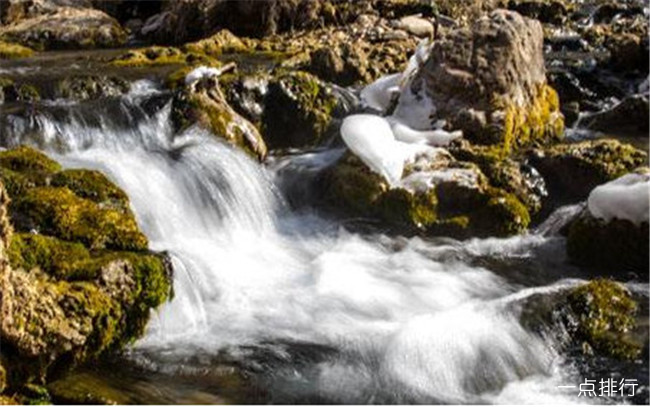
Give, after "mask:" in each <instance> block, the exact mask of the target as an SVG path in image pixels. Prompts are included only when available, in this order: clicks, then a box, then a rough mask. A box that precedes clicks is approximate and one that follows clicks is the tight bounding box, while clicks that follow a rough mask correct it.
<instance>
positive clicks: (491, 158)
mask: <svg viewBox="0 0 650 407" xmlns="http://www.w3.org/2000/svg"><path fill="white" fill-rule="evenodd" d="M449 151H450V152H451V153H452V155H453V156H454V157H455V158H456V159H458V160H461V161H468V162H471V163H474V164H476V165H478V167H479V168H480V169H481V171H482V172H483V173H484V174H485V176H486V177H487V178H488V180H489V182H490V185H492V186H494V187H497V188H501V189H503V190H505V191H506V192H509V193H511V194H513V195H515V196H516V197H517V199H519V200H520V201H521V202H522V203H523V204H524V205H525V206H526V209H528V211H529V212H530V213H531V215H532V214H536V213H538V212H539V211H540V209H541V207H542V198H543V197H544V195H545V193H546V191H545V189H544V184H543V179H541V177H539V176H538V174H536V173H535V172H533V171H532V169H530V168H529V169H527V170H526V168H525V166H523V165H522V164H521V163H520V162H519V161H517V160H515V159H514V158H513V157H511V156H509V155H508V154H506V153H505V152H504V151H503V149H501V148H498V147H494V146H480V145H473V144H471V143H469V142H468V141H467V140H463V139H461V140H458V141H456V142H454V143H452V145H451V146H450V147H449Z"/></svg>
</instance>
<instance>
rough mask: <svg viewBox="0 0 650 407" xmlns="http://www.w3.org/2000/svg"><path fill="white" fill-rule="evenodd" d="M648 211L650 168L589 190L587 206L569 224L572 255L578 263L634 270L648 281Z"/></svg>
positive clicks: (621, 271)
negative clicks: (649, 170)
mask: <svg viewBox="0 0 650 407" xmlns="http://www.w3.org/2000/svg"><path fill="white" fill-rule="evenodd" d="M648 211H650V176H649V175H648V170H647V168H646V169H645V170H644V171H640V172H636V173H632V174H626V175H625V176H623V177H620V178H617V179H616V180H614V181H610V182H608V183H605V184H603V185H601V186H599V187H597V188H595V189H594V190H593V191H591V193H590V194H589V199H588V200H587V208H586V209H585V210H584V211H583V213H582V214H581V215H580V216H579V217H578V218H577V219H576V220H574V221H573V222H572V223H571V225H570V227H569V232H568V237H567V253H568V254H569V258H570V259H571V260H572V261H573V262H574V263H576V264H579V265H582V266H587V267H590V268H597V269H603V270H608V271H610V272H612V270H613V272H614V273H625V272H628V271H634V272H636V273H639V276H640V277H641V278H642V279H643V280H644V281H648V269H649V268H650V260H649V259H650V241H649V237H648V236H649V232H648ZM615 277H620V276H615Z"/></svg>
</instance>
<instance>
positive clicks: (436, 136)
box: [387, 117, 463, 146]
mask: <svg viewBox="0 0 650 407" xmlns="http://www.w3.org/2000/svg"><path fill="white" fill-rule="evenodd" d="M387 119H388V121H389V123H390V124H391V128H392V129H393V134H394V136H395V139H397V140H399V141H402V142H404V143H411V144H428V145H431V146H446V145H447V144H449V143H450V142H451V141H452V140H455V139H457V138H459V137H461V136H462V135H463V132H462V131H460V130H458V131H452V132H448V131H445V130H415V129H412V128H411V127H409V126H407V125H405V124H404V123H402V122H400V121H398V120H397V119H395V118H394V117H388V118H387Z"/></svg>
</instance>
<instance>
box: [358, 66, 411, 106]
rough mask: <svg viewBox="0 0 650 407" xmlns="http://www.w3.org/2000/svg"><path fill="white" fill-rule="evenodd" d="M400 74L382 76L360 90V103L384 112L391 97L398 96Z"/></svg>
mask: <svg viewBox="0 0 650 407" xmlns="http://www.w3.org/2000/svg"><path fill="white" fill-rule="evenodd" d="M401 79H402V74H401V73H396V74H392V75H387V76H382V77H381V78H379V79H377V80H376V81H374V82H373V83H371V84H370V85H368V86H366V87H365V88H363V89H362V90H361V101H362V102H363V104H364V105H365V106H368V107H371V108H373V109H375V110H378V111H380V112H385V111H386V109H388V107H389V106H390V102H391V99H392V98H393V95H395V94H398V93H399V91H400V89H399V83H400V80H401Z"/></svg>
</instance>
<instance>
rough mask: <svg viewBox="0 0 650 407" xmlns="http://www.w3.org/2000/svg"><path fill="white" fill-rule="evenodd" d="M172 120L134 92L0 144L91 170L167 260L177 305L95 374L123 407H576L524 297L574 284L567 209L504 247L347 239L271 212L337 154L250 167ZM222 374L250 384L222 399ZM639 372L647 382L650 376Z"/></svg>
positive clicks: (342, 226) (28, 126)
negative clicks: (116, 389)
mask: <svg viewBox="0 0 650 407" xmlns="http://www.w3.org/2000/svg"><path fill="white" fill-rule="evenodd" d="M156 98H158V99H157V100H158V101H157V102H156V103H153V104H154V105H155V106H154V107H153V108H152V107H151V106H149V105H151V104H152V102H151V100H152V99H156ZM161 100H162V102H161ZM169 113H170V106H169V104H166V103H165V98H164V95H161V94H160V93H159V92H158V91H157V90H156V89H155V88H154V87H152V85H151V84H150V83H147V82H136V84H135V86H134V87H133V90H132V91H131V92H130V93H129V94H128V95H126V96H125V97H124V98H122V100H120V101H118V102H116V103H115V106H112V105H111V106H108V105H107V106H104V107H98V106H93V107H88V106H83V104H82V105H72V106H64V107H61V106H54V107H52V108H51V109H50V110H47V109H44V110H43V112H42V113H39V114H37V115H35V116H33V117H32V118H31V119H30V120H22V121H21V120H18V119H15V118H14V119H13V121H12V122H11V125H10V126H7V127H5V130H6V132H5V133H6V134H4V135H3V137H2V142H3V143H4V145H5V146H12V145H16V144H20V143H30V144H34V145H36V146H38V147H40V148H42V149H44V150H45V151H47V152H48V153H50V154H51V155H52V156H53V157H54V158H55V159H57V160H59V161H60V162H62V163H63V164H64V165H65V166H66V167H83V168H96V169H99V170H101V171H103V172H104V173H105V174H107V175H108V176H109V177H110V178H111V179H112V180H114V181H115V182H116V183H117V184H119V185H120V186H121V187H122V188H123V189H124V190H125V191H126V192H127V193H128V195H129V197H130V199H131V204H132V207H133V210H134V212H135V214H136V216H137V219H138V222H139V224H140V226H141V228H142V230H143V231H144V232H145V233H146V235H147V236H148V237H149V240H150V247H151V249H152V250H157V251H166V252H168V253H169V255H170V256H171V258H172V262H173V266H174V298H173V300H172V301H171V302H169V303H167V304H165V305H164V306H163V307H162V308H161V309H160V310H159V311H158V312H156V313H155V315H153V317H152V320H151V322H150V324H149V326H148V330H147V333H146V335H145V336H144V337H143V338H142V339H141V340H139V341H138V342H137V343H136V344H135V345H134V347H133V348H132V349H130V350H129V351H128V352H127V353H126V354H125V355H124V356H122V358H123V359H121V360H122V361H121V362H116V363H113V364H111V365H109V366H106V367H105V371H104V373H103V375H104V376H105V377H106V378H107V379H106V380H108V381H111V380H113V383H121V384H117V385H115V384H114V386H123V392H124V394H125V397H127V396H126V395H127V393H129V394H128V397H127V398H126V399H125V400H126V401H127V402H128V401H131V402H133V401H136V402H141V403H142V402H194V403H201V402H207V403H213V402H221V401H230V402H276V403H290V402H301V403H305V402H319V403H439V402H443V403H526V402H534V403H546V402H548V403H558V402H559V403H574V402H578V401H580V400H581V399H578V398H577V397H576V396H577V392H576V390H575V389H574V390H563V389H559V388H558V387H557V386H559V385H570V384H574V385H575V384H578V383H580V382H581V381H582V376H581V374H580V370H579V366H578V363H576V361H575V360H572V359H570V358H568V357H567V356H565V354H564V353H562V352H561V351H560V349H561V345H562V343H561V335H551V334H550V331H549V330H547V329H544V326H542V327H540V328H538V329H531V328H530V327H529V326H528V325H527V324H525V323H524V321H523V320H524V318H523V316H522V315H523V313H524V311H525V309H526V306H527V304H529V303H530V300H531V299H535V298H540V297H541V298H547V297H550V296H552V295H553V294H554V293H557V292H560V291H562V290H565V289H567V288H569V287H572V286H575V285H576V284H578V283H579V282H580V281H581V279H583V278H585V277H586V276H584V275H581V274H580V273H581V272H580V271H578V270H577V269H574V268H572V267H570V266H568V265H567V264H566V261H565V259H564V252H563V241H562V238H561V237H558V236H557V233H556V232H557V229H558V228H559V226H558V225H561V223H562V220H563V219H565V217H566V216H568V214H569V213H571V211H572V208H565V209H564V212H559V213H558V214H556V215H555V216H554V217H553V218H551V219H549V221H547V222H546V223H545V224H544V225H543V226H542V227H541V228H539V230H538V231H537V232H531V234H529V235H526V236H520V237H513V238H510V239H482V240H479V239H474V240H469V241H466V242H458V241H455V240H451V239H433V240H425V239H421V238H417V237H416V238H405V237H394V236H393V237H391V236H387V235H384V234H382V233H380V232H379V231H378V230H377V231H373V230H372V228H370V231H368V230H364V231H363V232H361V231H359V230H358V228H354V227H349V225H350V223H348V222H347V221H346V220H343V219H337V218H332V217H328V216H326V215H323V214H320V213H319V212H318V211H316V210H314V209H310V206H309V205H307V206H305V208H304V209H301V210H299V211H297V210H294V209H292V208H291V206H290V205H289V204H288V203H287V202H286V201H285V197H284V195H285V194H284V192H285V191H284V189H283V185H284V184H286V183H287V180H290V179H299V178H300V174H302V173H303V171H304V172H307V171H308V170H309V171H312V172H313V171H316V170H317V169H318V168H319V167H320V166H323V165H327V163H329V162H331V161H332V159H335V158H336V156H337V155H338V154H340V151H339V150H327V151H324V152H321V153H318V154H313V153H305V154H298V155H294V156H290V157H277V158H275V159H274V160H271V162H272V165H267V166H263V165H260V164H258V163H257V162H254V161H253V160H251V159H250V158H249V157H247V156H246V155H245V154H243V153H241V152H239V151H237V150H235V149H233V148H231V147H229V146H227V145H225V144H223V143H221V142H220V141H219V140H218V139H217V138H215V137H214V136H212V135H211V134H208V133H206V132H203V131H201V130H199V129H189V130H187V131H186V132H184V133H182V134H174V132H173V131H172V129H171V126H170V121H169ZM34 129H37V130H38V131H34ZM638 291H639V292H640V293H643V292H645V291H647V285H643V286H641V287H640V289H639V290H638ZM639 295H644V294H639ZM645 295H646V297H645V298H646V300H647V294H645ZM645 312H646V319H647V310H645ZM224 366H228V368H229V369H230V368H234V369H236V370H237V372H240V373H241V374H242V375H243V377H246V378H247V379H246V380H247V384H246V385H244V386H241V385H239V384H238V385H237V386H239V388H241V390H240V391H237V392H236V394H232V392H230V393H229V390H228V386H230V385H232V386H234V385H235V384H233V383H234V382H233V381H228V380H226V379H224V377H227V375H223V374H220V373H219V372H223V369H224ZM643 369H645V370H643ZM637 370H638V371H637V374H641V376H640V377H641V378H643V377H645V379H644V380H642V381H641V382H642V383H646V382H647V363H646V364H645V367H639V368H638V369H637ZM228 371H229V372H230V371H231V370H228ZM639 372H641V373H639ZM643 374H645V376H643ZM120 376H121V381H120V379H119V378H117V377H120ZM111 377H112V378H113V379H111ZM125 378H126V379H125ZM127 382H129V383H127ZM134 383H139V386H135V385H134ZM188 389H190V390H191V391H190V390H188ZM188 391H190V393H191V394H190V393H188ZM130 393H133V394H130ZM188 394H190V395H188ZM199 395H200V396H199ZM206 395H207V396H206ZM222 396H223V397H222ZM220 397H222V398H220ZM582 400H584V399H582ZM592 401H593V400H592Z"/></svg>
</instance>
